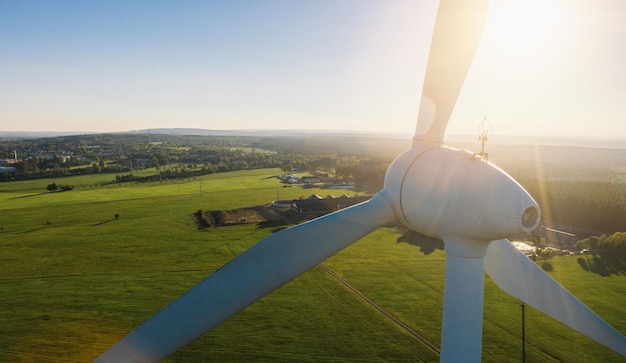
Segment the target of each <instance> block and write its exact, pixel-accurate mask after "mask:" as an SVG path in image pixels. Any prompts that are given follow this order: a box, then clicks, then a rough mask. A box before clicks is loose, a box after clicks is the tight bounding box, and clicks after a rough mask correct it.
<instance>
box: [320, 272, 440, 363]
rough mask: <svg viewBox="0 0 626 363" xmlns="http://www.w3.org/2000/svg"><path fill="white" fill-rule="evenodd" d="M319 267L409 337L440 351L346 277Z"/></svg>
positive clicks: (435, 351)
mask: <svg viewBox="0 0 626 363" xmlns="http://www.w3.org/2000/svg"><path fill="white" fill-rule="evenodd" d="M318 266H319V267H321V268H322V270H324V271H325V272H326V273H327V274H329V275H330V276H331V277H332V278H334V279H335V280H337V281H338V282H339V283H341V284H342V285H343V286H344V287H346V288H347V289H348V290H349V291H351V292H353V293H354V294H355V295H357V296H358V297H359V298H360V299H361V300H363V301H364V302H365V303H366V304H368V305H369V306H371V307H372V308H374V310H376V311H378V312H379V313H380V314H381V315H383V316H384V317H386V318H387V319H389V320H390V321H391V322H392V323H394V324H396V325H397V326H398V327H400V328H401V329H402V330H404V331H405V332H407V333H408V334H409V335H410V336H411V337H413V338H414V339H415V340H417V341H419V342H420V343H422V344H424V345H425V346H426V347H427V348H428V349H430V350H431V351H432V352H433V353H435V354H437V355H440V354H441V351H440V350H439V347H438V346H436V345H435V344H433V343H431V342H430V341H429V340H428V339H426V338H425V337H424V336H423V335H421V334H420V333H418V332H416V331H415V330H413V329H412V328H411V327H410V326H408V325H407V324H405V323H403V322H402V321H401V320H400V319H398V318H396V317H395V316H394V315H393V314H391V313H390V312H388V311H387V310H385V309H384V308H383V307H382V306H380V305H378V304H377V303H375V302H374V301H373V300H372V299H370V298H368V297H367V296H365V295H364V294H363V293H362V292H360V291H359V290H358V289H357V288H356V287H354V286H353V285H352V284H350V282H348V281H347V280H346V279H344V278H343V277H341V276H339V275H337V274H336V273H335V272H334V271H333V270H331V269H330V268H329V267H327V266H325V265H323V264H321V263H320V264H319V265H318Z"/></svg>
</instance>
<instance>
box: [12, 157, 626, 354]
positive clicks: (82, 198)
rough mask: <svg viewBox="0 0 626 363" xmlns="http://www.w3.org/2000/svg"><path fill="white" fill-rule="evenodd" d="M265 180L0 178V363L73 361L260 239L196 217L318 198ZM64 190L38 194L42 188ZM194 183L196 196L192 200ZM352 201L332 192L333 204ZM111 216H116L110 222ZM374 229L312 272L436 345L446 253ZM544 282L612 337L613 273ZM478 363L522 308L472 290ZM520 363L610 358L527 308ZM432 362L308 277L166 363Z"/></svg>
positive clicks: (617, 293)
mask: <svg viewBox="0 0 626 363" xmlns="http://www.w3.org/2000/svg"><path fill="white" fill-rule="evenodd" d="M278 173H280V171H279V170H278V169H265V170H252V171H241V172H229V173H220V174H212V175H208V176H205V177H203V178H202V181H201V182H200V180H199V179H197V178H196V179H190V180H185V181H167V182H163V183H144V184H136V183H128V184H122V185H107V186H97V185H98V183H102V182H107V181H110V180H111V179H113V177H114V176H111V175H110V174H108V175H102V174H100V175H98V174H96V175H90V176H79V177H72V178H67V179H61V178H58V179H56V180H52V179H47V180H35V181H23V182H11V183H0V228H2V230H0V342H2V344H0V361H2V362H41V361H47V362H86V361H91V360H93V359H95V358H96V357H97V356H98V355H99V354H100V353H102V352H103V351H104V350H106V349H107V348H108V347H109V346H111V345H112V344H114V343H115V342H116V341H118V340H119V339H121V338H122V337H124V336H125V335H126V334H127V333H128V332H130V331H131V330H132V329H134V328H135V327H136V326H138V325H139V324H141V323H142V322H144V321H145V320H146V319H148V318H150V317H151V316H152V315H154V314H155V313H156V312H158V311H159V310H160V309H161V308H162V307H164V306H165V305H166V304H168V303H169V302H170V301H172V300H173V299H175V298H176V297H177V296H179V295H180V294H182V293H183V292H185V291H186V290H187V289H189V288H190V287H192V286H194V285H195V284H196V283H197V282H199V281H200V280H202V279H203V278H204V277H205V276H207V275H208V274H210V273H211V272H212V271H214V270H216V269H217V268H219V267H220V266H222V265H223V264H225V263H226V262H228V261H229V260H230V259H232V258H233V257H234V256H236V255H237V254H238V253H240V252H242V251H243V250H245V249H246V248H247V247H249V246H251V245H252V244H254V243H255V242H256V241H258V240H259V239H261V238H263V237H264V236H267V235H268V234H270V233H271V231H270V230H269V229H262V228H258V227H257V226H256V225H241V226H232V227H221V228H212V229H209V230H198V229H197V227H196V224H195V222H194V220H193V218H192V217H191V214H192V213H193V212H195V211H197V210H198V209H203V210H207V209H233V208H238V207H246V206H253V205H260V204H268V203H270V202H271V201H272V200H274V199H276V198H277V195H278V194H279V193H280V198H281V199H288V198H298V197H300V196H308V195H310V194H312V193H318V194H320V195H326V194H329V193H330V191H325V190H324V191H319V190H314V189H313V190H302V189H300V188H295V187H294V188H281V184H279V182H278V181H277V179H275V178H272V176H273V175H276V174H278ZM52 182H56V183H57V184H72V185H75V187H76V189H75V190H73V191H68V192H57V193H48V192H47V191H46V185H47V184H50V183H52ZM200 185H201V188H202V191H200ZM344 192H348V193H349V194H352V192H349V191H337V190H333V191H332V193H333V194H341V193H344ZM115 214H119V215H120V217H119V219H115V218H114V216H115ZM400 235H401V231H400V230H399V229H398V228H395V227H389V228H381V229H379V230H377V231H376V232H374V233H372V234H371V235H369V236H368V237H366V238H364V239H363V240H361V241H358V242H357V243H355V244H354V245H352V246H351V247H349V248H347V249H345V250H344V251H342V252H340V253H339V254H337V255H336V256H334V257H332V258H331V259H329V260H328V261H326V262H325V265H326V266H328V267H330V268H331V269H333V270H334V271H335V272H336V273H338V274H339V275H341V276H342V277H344V278H345V279H347V280H348V281H349V282H350V283H352V284H353V285H355V286H356V287H357V288H358V289H359V290H361V291H362V292H363V293H365V295H367V296H368V297H370V298H371V299H372V300H374V301H375V302H376V303H378V304H379V305H381V306H383V307H384V308H385V309H387V310H388V311H390V312H392V313H393V314H394V315H396V316H397V317H399V318H400V319H401V320H403V321H404V322H405V323H406V324H408V325H410V326H411V327H412V328H413V329H414V330H416V331H418V332H419V333H421V334H422V335H424V336H425V337H426V338H427V339H429V340H430V341H431V342H433V343H435V344H436V345H439V335H440V331H441V327H440V325H441V305H442V292H443V270H444V263H445V253H444V252H443V251H439V250H436V251H434V252H433V253H430V254H424V253H423V252H421V251H420V249H419V248H418V247H415V246H412V245H409V244H407V243H403V242H398V238H399V237H400ZM550 262H551V263H552V265H553V266H554V271H553V272H552V275H553V276H554V277H555V278H556V279H557V280H559V281H560V282H561V283H562V284H563V285H564V286H566V287H567V288H568V289H570V291H572V292H573V293H574V294H575V295H577V296H578V297H579V298H580V299H581V300H582V301H583V302H585V303H586V304H587V305H588V306H589V307H591V308H592V309H594V311H596V312H598V313H599V314H600V315H601V316H602V317H604V318H605V319H606V320H607V321H608V322H609V323H610V324H612V325H613V326H615V327H616V328H617V329H618V330H620V331H621V332H622V333H624V332H626V314H625V313H626V276H615V275H613V276H610V277H601V276H599V275H597V274H593V273H588V272H585V271H584V270H582V269H581V268H580V267H579V265H578V264H577V262H576V258H573V257H558V258H553V259H552V260H551V261H550ZM485 290H486V291H485V312H484V316H485V321H484V332H483V361H486V362H502V361H521V336H520V332H521V316H520V306H519V301H517V300H515V299H513V298H511V297H510V296H508V295H507V294H505V293H504V292H502V291H500V290H499V289H498V288H497V287H495V285H494V284H493V283H492V282H491V281H490V280H488V279H487V281H486V284H485ZM526 343H527V344H526V352H527V361H529V362H550V361H554V362H557V361H565V362H582V361H585V362H593V361H597V362H620V361H626V359H625V358H624V357H622V356H620V355H618V354H617V353H614V352H612V351H611V350H609V349H607V348H604V347H603V346H601V345H599V344H597V343H595V342H593V341H591V340H589V339H588V338H586V337H584V336H581V335H580V334H578V333H575V332H573V331H572V330H570V329H569V328H566V327H564V326H562V325H561V324H559V323H557V322H554V321H552V320H551V319H550V318H548V317H546V316H544V315H542V314H541V313H539V312H537V311H535V310H534V309H532V308H530V307H527V308H526ZM437 360H438V357H437V356H436V355H435V354H433V353H432V352H431V351H429V350H428V349H427V348H426V347H424V346H423V345H422V344H421V343H418V342H416V341H415V340H413V339H412V338H411V337H410V336H409V335H407V334H406V333H404V332H403V331H401V330H400V329H399V328H397V327H396V326H395V325H393V324H392V323H390V322H389V321H388V320H387V319H386V318H383V317H381V316H380V315H379V314H378V313H376V312H375V311H374V310H373V309H371V308H370V307H369V306H367V305H365V304H364V303H363V302H362V301H360V300H359V299H358V298H356V297H355V296H354V295H352V294H351V293H350V292H348V291H347V290H346V289H345V288H344V287H343V286H342V285H340V284H339V283H338V282H336V281H335V280H333V279H332V278H331V277H330V276H328V275H327V274H326V273H325V272H324V271H323V270H321V269H320V268H314V269H312V270H311V271H309V272H308V273H306V274H304V275H302V276H301V277H299V278H297V279H296V280H294V281H292V282H291V283H289V284H287V285H285V286H283V287H282V288H280V289H279V290H277V291H275V292H274V293H272V294H270V295H268V296H267V297H265V298H263V299H262V300H260V301H259V302H257V303H255V304H253V305H252V306H250V307H249V308H247V309H246V310H244V311H243V312H242V313H240V314H238V315H236V316H235V317H233V318H231V319H229V320H228V321H226V322H225V323H223V324H222V325H220V326H218V327H217V328H216V329H214V330H213V331H211V332H209V333H207V334H205V335H203V336H202V337H201V338H199V339H198V340H196V341H195V342H193V343H191V344H189V345H188V346H186V347H185V348H184V349H183V350H181V351H179V352H177V353H176V354H174V355H173V356H172V357H170V358H169V361H172V362H200V361H207V362H225V361H228V362H230V361H294V362H296V361H297V362H302V361H324V362H370V361H407V362H408V361H411V362H412V361H427V362H430V361H437Z"/></svg>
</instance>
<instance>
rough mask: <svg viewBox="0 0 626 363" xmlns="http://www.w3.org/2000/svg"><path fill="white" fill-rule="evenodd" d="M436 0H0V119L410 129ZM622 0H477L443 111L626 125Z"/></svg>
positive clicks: (528, 122) (603, 130) (42, 124)
mask: <svg viewBox="0 0 626 363" xmlns="http://www.w3.org/2000/svg"><path fill="white" fill-rule="evenodd" d="M437 4H438V2H437V1H435V0H424V1H416V0H386V1H378V0H300V1H289V0H282V1H276V0H275V1H269V0H267V1H261V0H259V1H252V0H248V1H238V0H234V1H225V0H224V1H64V0H59V1H28V0H26V1H2V2H0V131H124V130H133V129H144V128H155V127H194V128H208V129H340V130H369V131H385V132H396V133H406V134H411V133H412V132H413V131H414V129H415V120H416V117H417V110H418V105H419V95H420V92H421V86H422V78H423V72H424V68H425V61H426V58H427V52H428V45H429V41H430V36H431V33H432V26H433V22H434V16H435V12H436V7H437ZM625 64H626V1H622V0H576V1H575V0H544V1H540V0H526V1H522V0H492V1H491V7H490V16H489V21H488V24H487V28H486V31H485V35H484V39H483V43H482V44H481V47H480V49H479V51H478V53H477V56H476V59H475V61H474V64H473V66H472V69H471V70H470V73H469V74H468V78H467V80H466V84H465V87H464V89H463V91H462V93H461V96H460V98H459V102H458V104H457V108H456V109H455V111H454V113H453V115H452V119H451V121H450V124H449V128H448V132H449V133H465V134H473V133H475V132H476V128H477V126H478V124H479V123H480V121H481V120H482V118H483V116H484V115H485V114H486V115H487V116H488V118H489V119H490V120H491V122H492V123H493V126H494V132H495V133H497V134H506V135H562V136H580V135H591V136H605V137H626V67H625V66H624V65H625Z"/></svg>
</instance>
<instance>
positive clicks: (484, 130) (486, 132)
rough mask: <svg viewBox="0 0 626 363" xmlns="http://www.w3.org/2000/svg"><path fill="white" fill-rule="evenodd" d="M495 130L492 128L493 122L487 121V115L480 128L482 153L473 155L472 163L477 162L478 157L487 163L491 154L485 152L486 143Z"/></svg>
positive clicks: (479, 137) (479, 138)
mask: <svg viewBox="0 0 626 363" xmlns="http://www.w3.org/2000/svg"><path fill="white" fill-rule="evenodd" d="M492 130H493V128H492V127H491V122H489V120H487V115H485V117H484V118H483V120H482V122H481V123H480V125H479V126H478V141H480V152H479V153H474V154H472V161H474V160H476V158H477V157H478V158H479V159H481V160H483V161H487V160H488V159H489V153H486V152H485V143H486V142H487V140H488V139H489V136H491V132H492Z"/></svg>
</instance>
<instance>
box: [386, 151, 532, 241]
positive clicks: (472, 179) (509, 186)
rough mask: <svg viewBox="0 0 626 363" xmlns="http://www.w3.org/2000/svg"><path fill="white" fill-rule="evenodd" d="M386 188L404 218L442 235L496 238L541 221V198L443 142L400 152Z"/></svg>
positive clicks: (413, 226)
mask: <svg viewBox="0 0 626 363" xmlns="http://www.w3.org/2000/svg"><path fill="white" fill-rule="evenodd" d="M383 193H384V194H385V197H386V198H387V199H388V200H389V201H390V203H391V205H392V207H393V209H394V211H395V213H396V216H397V217H398V219H399V220H400V221H401V222H402V223H403V224H405V225H406V226H407V227H409V228H411V229H413V230H416V231H418V232H420V233H423V234H425V235H428V236H431V237H437V238H441V239H444V237H445V236H462V237H464V238H466V239H471V240H477V241H493V240H496V239H500V238H504V237H507V236H512V235H515V234H519V233H523V232H531V231H532V230H534V229H535V228H537V226H538V225H539V221H540V208H539V206H538V205H537V202H535V200H534V199H533V198H532V197H531V196H530V195H529V194H528V192H526V190H524V188H522V186H521V185H519V184H518V183H517V182H516V181H515V180H514V179H513V178H511V177H510V176H509V175H508V174H506V173H505V172H504V171H502V170H501V169H499V168H498V167H497V166H495V165H494V164H491V163H489V162H486V161H483V160H481V159H476V158H474V157H472V153H470V152H469V151H466V150H459V149H453V148H449V147H445V146H441V145H439V144H417V145H415V146H414V147H413V148H412V149H410V150H408V151H406V152H404V153H403V154H402V155H400V156H399V157H398V158H396V160H394V162H393V163H392V164H391V166H390V167H389V170H388V172H387V175H386V177H385V188H384V192H383Z"/></svg>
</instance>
